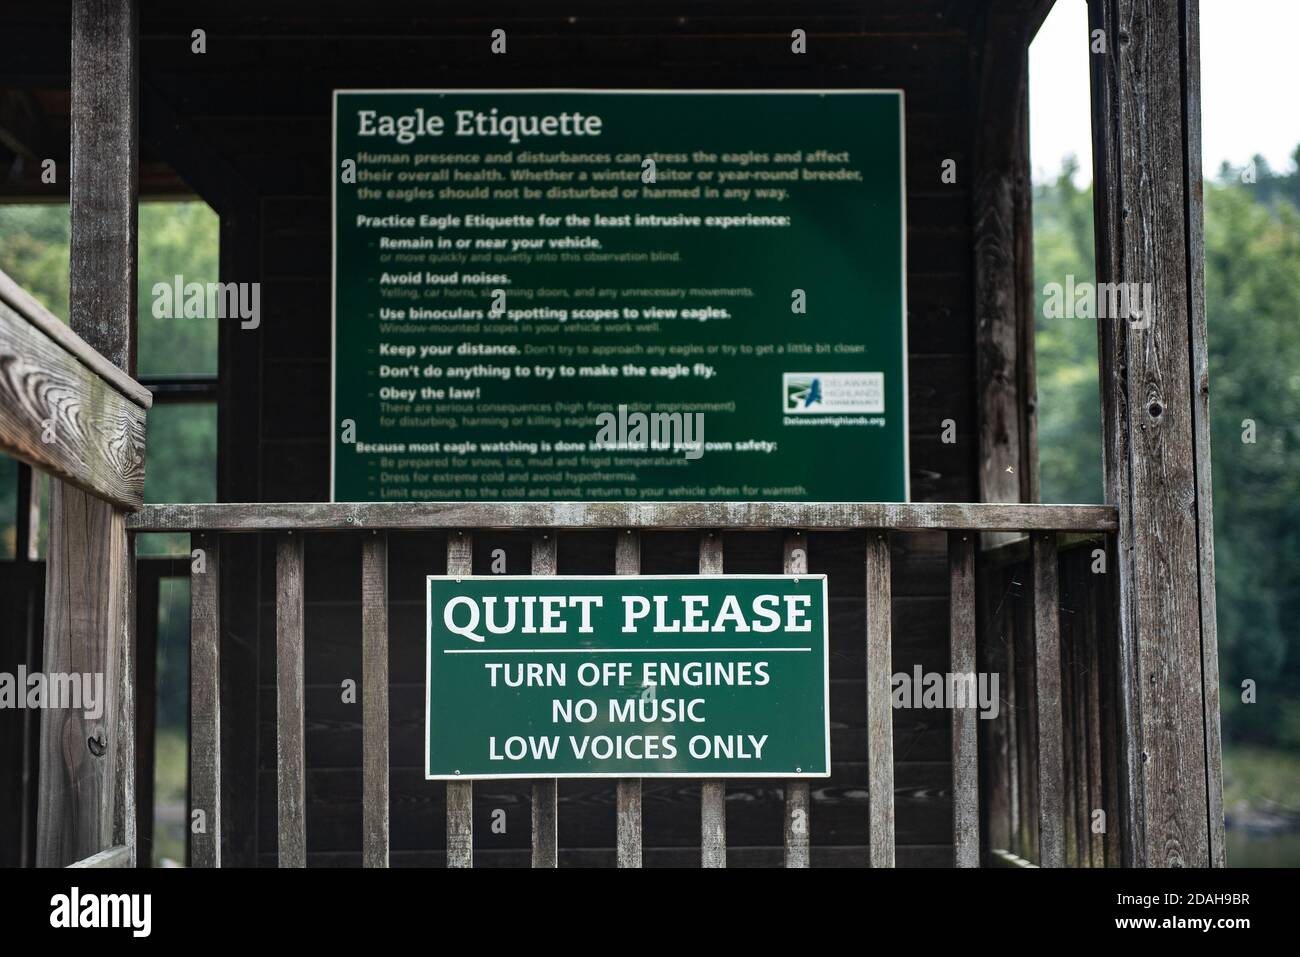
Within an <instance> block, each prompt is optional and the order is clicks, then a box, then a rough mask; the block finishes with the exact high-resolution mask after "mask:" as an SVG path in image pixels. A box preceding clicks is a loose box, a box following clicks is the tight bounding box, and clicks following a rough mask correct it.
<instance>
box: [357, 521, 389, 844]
mask: <svg viewBox="0 0 1300 957" xmlns="http://www.w3.org/2000/svg"><path fill="white" fill-rule="evenodd" d="M361 767H362V772H361V773H362V797H361V845H362V846H361V851H362V863H363V864H364V865H365V866H366V867H387V866H388V813H389V812H388V536H387V535H386V534H385V533H383V532H371V533H370V534H369V535H367V536H366V537H365V539H364V541H363V542H362V545H361Z"/></svg>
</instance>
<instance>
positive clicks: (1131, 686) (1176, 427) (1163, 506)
mask: <svg viewBox="0 0 1300 957" xmlns="http://www.w3.org/2000/svg"><path fill="white" fill-rule="evenodd" d="M1089 19H1090V24H1089V26H1090V29H1091V30H1093V31H1096V30H1100V31H1102V35H1103V36H1104V39H1105V52H1104V53H1093V54H1091V66H1092V117H1093V170H1094V179H1095V188H1094V197H1095V198H1094V202H1095V222H1096V228H1095V237H1096V246H1097V249H1096V261H1097V279H1098V280H1099V281H1100V282H1110V283H1138V284H1144V285H1145V284H1149V285H1145V288H1146V289H1149V290H1150V293H1151V296H1150V297H1149V301H1150V304H1151V305H1150V307H1149V308H1148V310H1147V315H1144V316H1141V317H1132V319H1133V320H1140V321H1128V320H1126V319H1125V318H1115V319H1110V320H1104V321H1101V322H1099V323H1098V335H1099V348H1098V355H1099V365H1100V374H1101V392H1102V427H1103V432H1104V461H1105V476H1106V499H1107V502H1109V503H1111V504H1113V505H1115V506H1116V507H1117V509H1118V514H1119V531H1118V543H1117V545H1118V547H1117V550H1116V553H1117V555H1118V556H1119V561H1118V563H1117V564H1118V568H1117V572H1118V577H1119V661H1118V662H1117V667H1118V672H1119V681H1118V684H1119V698H1120V722H1121V736H1122V738H1123V740H1124V742H1125V743H1126V745H1127V751H1126V754H1125V760H1124V762H1123V768H1122V772H1123V773H1122V775H1121V806H1122V808H1123V814H1124V818H1125V820H1124V822H1123V824H1124V827H1125V831H1126V832H1127V833H1128V834H1130V835H1131V836H1132V840H1131V841H1130V842H1128V843H1127V844H1126V855H1127V857H1126V863H1128V864H1132V865H1137V866H1150V867H1171V866H1186V867H1205V866H1211V865H1220V866H1221V865H1222V864H1223V863H1224V851H1223V814H1222V773H1221V770H1220V756H1219V749H1220V744H1219V719H1218V651H1217V635H1216V631H1215V620H1214V598H1213V596H1214V554H1213V541H1212V531H1213V529H1212V512H1211V499H1210V459H1209V418H1208V396H1209V379H1208V373H1207V370H1206V345H1205V335H1206V333H1205V303H1204V278H1203V276H1204V263H1203V255H1204V244H1203V238H1202V233H1203V221H1202V209H1201V202H1202V200H1201V195H1200V194H1201V170H1200V142H1199V141H1200V73H1199V56H1198V53H1197V46H1198V23H1199V5H1198V3H1197V2H1196V0H1141V2H1139V0H1093V2H1092V3H1090V4H1089Z"/></svg>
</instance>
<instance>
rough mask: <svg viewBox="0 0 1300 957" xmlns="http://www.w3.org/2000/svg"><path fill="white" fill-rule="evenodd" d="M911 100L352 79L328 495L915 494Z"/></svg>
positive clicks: (341, 124)
mask: <svg viewBox="0 0 1300 957" xmlns="http://www.w3.org/2000/svg"><path fill="white" fill-rule="evenodd" d="M902 129H903V101H902V94H901V93H898V92H884V91H859V90H854V91H849V90H844V91H827V92H814V91H779V92H746V91H730V92H722V91H700V92H657V91H656V92H650V91H647V92H629V91H597V90H585V91H579V90H536V91H455V92H453V91H441V92H417V91H366V92H352V91H337V92H336V93H335V102H334V145H335V157H334V159H335V167H334V172H335V177H334V179H335V182H334V223H333V226H334V251H333V255H334V282H333V295H334V300H333V307H334V353H333V355H334V395H333V416H332V427H333V441H332V459H331V464H332V488H333V496H334V499H335V500H336V501H419V500H431V501H449V500H457V499H461V500H474V501H485V500H486V501H583V500H586V501H608V500H642V501H691V500H739V501H780V500H789V501H905V500H906V499H907V495H908V478H907V376H906V354H907V349H906V342H905V322H904V319H905V314H906V308H905V303H904V211H903V156H902V153H903V150H902V145H903V144H902Z"/></svg>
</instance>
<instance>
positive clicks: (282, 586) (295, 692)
mask: <svg viewBox="0 0 1300 957" xmlns="http://www.w3.org/2000/svg"><path fill="white" fill-rule="evenodd" d="M303 585H304V580H303V539H302V535H300V534H298V533H296V532H285V533H284V534H283V535H282V536H281V537H280V539H279V541H278V542H277V547H276V553H275V688H276V695H275V712H276V735H275V747H276V771H277V773H276V784H277V792H276V793H277V802H276V803H277V811H278V823H279V842H280V843H279V860H280V866H281V867H306V866H307V777H306V758H305V755H304V751H303V710H304V709H303V689H302V685H303V652H304V646H303Z"/></svg>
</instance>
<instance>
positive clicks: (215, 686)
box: [155, 532, 221, 867]
mask: <svg viewBox="0 0 1300 957" xmlns="http://www.w3.org/2000/svg"><path fill="white" fill-rule="evenodd" d="M196 552H197V554H196ZM190 554H191V556H192V559H191V560H192V562H193V564H192V565H191V572H190V802H189V811H190V814H189V821H190V822H191V826H190V866H191V867H220V866H221V559H220V548H219V544H218V539H217V536H216V535H213V534H205V533H202V532H197V533H195V534H193V535H191V536H190ZM155 581H156V579H155ZM195 811H199V812H201V814H200V820H201V821H202V825H203V827H202V829H201V830H199V829H196V827H195V825H194V812H195Z"/></svg>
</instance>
